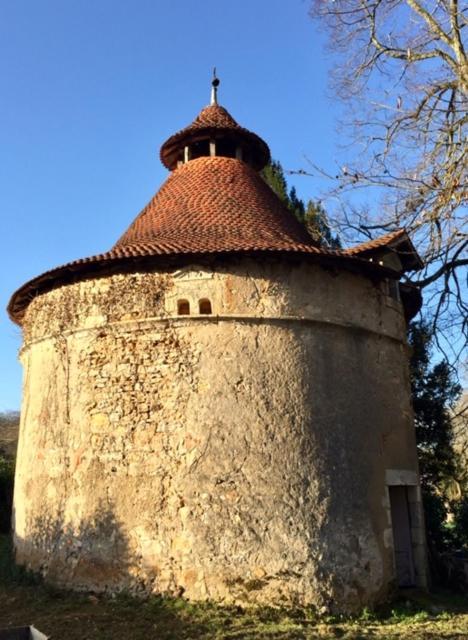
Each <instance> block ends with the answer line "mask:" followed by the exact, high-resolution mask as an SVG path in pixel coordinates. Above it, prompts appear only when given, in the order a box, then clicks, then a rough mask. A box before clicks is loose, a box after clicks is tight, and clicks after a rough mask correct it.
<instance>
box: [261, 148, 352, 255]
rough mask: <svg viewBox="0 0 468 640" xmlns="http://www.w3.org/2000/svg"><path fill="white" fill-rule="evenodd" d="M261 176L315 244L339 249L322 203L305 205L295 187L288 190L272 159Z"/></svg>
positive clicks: (281, 171)
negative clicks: (305, 229)
mask: <svg viewBox="0 0 468 640" xmlns="http://www.w3.org/2000/svg"><path fill="white" fill-rule="evenodd" d="M262 177H263V179H264V180H265V182H266V183H267V184H268V185H269V186H270V187H271V188H272V189H273V191H274V192H275V193H276V195H277V196H278V197H279V198H280V200H282V201H283V202H284V204H285V205H286V206H287V208H288V209H289V210H290V211H291V213H292V214H294V215H295V216H296V218H297V219H298V220H299V222H301V223H302V224H304V225H305V226H306V228H307V230H308V232H309V233H310V235H311V236H312V238H313V239H314V240H315V242H316V243H317V244H319V245H321V246H324V247H328V248H330V249H341V242H340V240H339V238H338V236H334V235H333V234H332V232H331V229H330V225H329V222H328V217H327V213H326V211H325V209H324V208H323V207H322V205H321V204H320V203H319V202H314V201H313V200H309V202H308V203H307V205H305V204H304V201H303V200H301V199H300V198H298V196H297V192H296V188H295V187H291V189H290V190H289V191H288V183H287V181H286V178H285V175H284V170H283V167H282V166H281V163H279V162H278V161H277V160H272V161H271V163H270V164H269V165H267V166H266V167H265V168H264V169H263V171H262Z"/></svg>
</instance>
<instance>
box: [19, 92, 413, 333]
mask: <svg viewBox="0 0 468 640" xmlns="http://www.w3.org/2000/svg"><path fill="white" fill-rule="evenodd" d="M207 134H209V136H214V137H216V135H215V134H219V135H220V137H221V138H224V139H227V138H229V136H231V140H234V141H235V142H240V143H241V144H243V145H245V146H244V148H245V149H247V151H248V153H249V163H247V162H243V161H241V160H238V159H234V158H228V157H223V156H214V157H210V156H203V157H200V158H196V159H193V160H190V161H188V162H186V163H185V164H181V165H180V166H179V167H178V168H175V169H174V171H173V172H172V173H171V175H170V176H169V178H168V179H167V180H166V182H165V183H164V184H163V186H162V187H161V189H160V190H159V191H158V193H157V194H156V195H155V196H154V198H153V199H152V200H151V201H150V203H149V204H148V205H147V206H146V207H145V208H144V209H143V211H142V212H141V213H140V214H139V215H138V216H137V218H136V219H135V221H134V222H133V223H132V224H131V225H130V227H129V228H128V230H127V231H126V232H125V233H124V235H123V236H122V237H121V238H120V239H119V240H118V241H117V243H116V244H115V245H114V247H113V248H112V249H111V250H110V251H108V252H106V253H102V254H99V255H96V256H91V257H89V258H83V259H80V260H76V261H74V262H70V263H68V264H66V265H63V266H60V267H56V268H55V269H52V270H51V271H48V272H46V273H43V274H42V275H40V276H38V277H36V278H34V279H32V280H30V281H29V282H27V283H26V284H24V285H23V286H22V287H21V288H20V289H18V291H16V293H14V295H13V296H12V298H11V301H10V304H9V306H8V311H9V314H10V316H11V318H12V319H13V320H14V321H15V322H21V319H22V317H23V315H24V312H25V309H26V308H27V306H28V304H29V302H30V301H31V300H32V299H33V298H34V297H35V296H36V295H39V294H41V293H43V292H45V291H48V290H50V289H53V288H54V287H57V286H60V285H62V284H66V283H68V282H73V281H75V280H77V279H82V278H86V277H96V276H99V275H103V274H105V273H109V272H114V271H116V270H117V271H126V270H132V269H137V268H141V269H145V268H148V266H149V267H150V268H151V266H153V265H155V264H156V263H157V262H158V261H166V262H167V261H168V260H169V261H171V262H174V261H177V260H191V259H193V258H200V257H201V256H204V255H211V256H213V255H229V254H234V255H235V254H243V255H246V254H248V255H256V256H266V255H268V254H269V255H272V254H273V255H277V256H279V255H286V254H287V255H290V256H292V255H297V256H301V257H303V258H305V257H307V258H309V259H314V260H319V261H320V262H321V263H323V264H327V265H331V266H335V265H336V266H341V267H344V268H347V269H351V270H357V271H360V272H365V273H368V274H376V275H377V277H385V276H387V277H395V272H394V271H392V270H390V269H388V268H386V267H383V266H381V265H380V264H379V263H378V262H373V261H370V260H369V257H368V256H369V252H372V251H374V250H376V249H379V248H382V247H384V246H391V247H392V248H393V247H394V246H395V244H394V243H397V244H398V251H399V253H401V251H400V248H401V247H400V245H401V243H402V242H403V243H404V244H403V251H404V253H405V255H406V254H408V256H409V255H410V254H411V250H413V251H414V247H413V246H412V245H411V242H410V240H409V238H408V237H407V236H406V235H405V232H404V231H403V230H400V231H398V232H395V233H393V234H388V235H387V236H383V237H382V238H378V239H377V240H374V241H371V242H368V243H364V244H362V245H359V246H358V247H354V248H352V249H347V250H345V251H331V250H327V249H324V248H322V247H318V246H317V245H316V243H315V241H314V240H313V239H312V237H311V236H310V235H309V234H308V232H307V231H306V229H305V227H304V226H303V225H302V224H300V223H299V222H298V221H297V220H296V218H295V217H294V216H293V215H292V214H291V212H290V211H289V210H288V209H287V208H286V206H285V205H284V204H283V202H282V201H281V200H280V199H279V198H278V196H277V195H276V194H275V193H274V192H273V191H272V190H271V189H270V187H269V186H268V185H267V184H266V183H265V182H264V180H263V179H262V178H261V177H260V175H259V174H258V172H257V171H256V170H255V169H258V168H260V167H262V166H263V164H264V163H265V162H267V161H268V160H269V157H270V155H269V150H268V147H267V145H266V144H265V143H264V142H263V140H261V139H260V138H259V137H258V136H256V135H255V134H254V133H251V132H250V131H247V129H243V128H242V127H240V126H239V125H238V124H237V122H235V120H234V119H233V118H232V117H231V116H230V114H229V113H228V112H227V111H226V109H224V108H223V107H220V106H219V105H216V104H214V105H211V106H209V107H206V108H205V109H203V110H202V111H201V113H200V115H199V116H198V117H197V118H196V119H195V121H194V122H193V123H192V124H191V125H190V126H189V127H187V128H186V129H183V130H182V131H180V132H179V133H177V134H175V135H174V136H172V137H171V138H169V140H168V141H167V142H166V143H165V144H164V145H163V147H162V149H161V158H162V160H163V162H164V163H165V164H166V166H168V167H171V168H172V167H173V161H174V158H176V155H174V154H175V153H176V152H177V153H179V152H180V148H181V145H184V144H185V143H186V142H188V141H196V139H197V136H198V135H200V136H201V137H200V138H199V139H203V136H204V138H205V139H206V137H207ZM176 164H177V162H176ZM174 166H175V165H174ZM416 256H417V254H416ZM405 259H407V260H411V259H412V260H413V261H414V256H413V258H411V257H408V258H405Z"/></svg>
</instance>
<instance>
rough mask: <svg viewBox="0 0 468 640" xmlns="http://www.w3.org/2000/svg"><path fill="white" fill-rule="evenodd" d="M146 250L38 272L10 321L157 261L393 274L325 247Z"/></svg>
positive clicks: (16, 298)
mask: <svg viewBox="0 0 468 640" xmlns="http://www.w3.org/2000/svg"><path fill="white" fill-rule="evenodd" d="M147 249H150V247H149V246H146V247H143V246H140V247H129V248H128V251H122V253H121V254H118V252H117V251H116V250H112V251H108V252H107V253H103V254H98V255H95V256H90V257H86V258H80V259H78V260H74V261H73V262H69V263H66V264H64V265H61V266H59V267H55V268H54V269H50V270H49V271H46V272H44V273H42V274H41V275H39V276H37V277H35V278H33V279H31V280H29V281H28V282H26V283H25V284H24V285H22V286H21V287H20V288H19V289H17V290H16V291H15V293H14V294H13V295H12V297H11V299H10V302H9V304H8V307H7V311H8V315H9V316H10V318H11V320H13V322H15V323H17V324H21V320H22V318H23V316H24V313H25V311H26V308H27V307H28V305H29V303H30V302H31V300H32V299H33V298H35V297H36V296H37V295H40V294H42V293H46V292H47V291H50V290H52V289H55V288H57V287H59V286H63V285H66V284H70V283H71V282H76V281H79V280H82V279H86V278H87V277H90V278H93V277H102V276H105V275H108V274H109V273H119V272H128V271H129V270H130V271H135V270H138V269H139V268H141V269H142V270H143V271H144V270H146V269H149V268H153V267H154V266H155V265H158V264H161V263H163V264H171V263H173V262H174V261H176V262H177V263H179V262H180V261H181V260H183V261H184V262H186V261H187V260H193V259H197V260H200V259H203V258H223V256H225V257H231V256H232V257H242V256H244V257H253V258H257V259H258V258H272V257H278V258H279V257H285V256H289V259H290V258H291V257H292V256H296V257H297V258H300V259H305V260H312V261H314V262H318V263H320V264H323V265H327V266H328V267H331V268H333V267H341V268H344V269H347V270H350V271H353V272H360V273H365V274H367V275H368V276H370V277H376V278H378V279H381V278H384V277H395V272H394V271H393V270H392V269H388V268H386V267H384V266H382V265H379V264H377V263H375V262H370V261H369V260H365V259H361V258H359V257H356V256H348V255H346V254H345V253H344V252H342V251H332V250H327V249H318V248H317V247H311V246H308V247H303V248H302V247H301V248H297V247H296V248H294V247H291V248H289V249H288V248H283V249H274V250H272V249H263V250H261V249H254V248H252V249H244V250H237V251H232V250H225V251H212V252H210V251H205V252H199V253H193V252H189V251H187V252H181V251H179V252H177V253H173V252H170V251H167V252H164V251H160V252H159V253H146V252H145V250H147Z"/></svg>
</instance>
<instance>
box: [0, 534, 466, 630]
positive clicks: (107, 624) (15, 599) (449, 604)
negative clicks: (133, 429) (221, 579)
mask: <svg viewBox="0 0 468 640" xmlns="http://www.w3.org/2000/svg"><path fill="white" fill-rule="evenodd" d="M460 614H468V600H467V599H466V598H463V597H459V596H454V595H453V594H449V593H446V592H439V593H436V594H431V595H428V594H425V593H424V592H409V591H408V592H405V593H404V594H402V595H401V596H399V597H398V598H397V599H396V600H395V601H393V602H392V603H389V604H388V605H386V606H385V607H383V608H381V609H380V610H378V611H377V612H373V611H370V610H365V611H364V612H363V613H362V614H361V615H360V616H358V617H354V618H349V617H348V618H347V617H344V616H343V617H339V616H336V617H333V618H325V619H323V618H322V619H317V618H316V617H315V615H314V613H313V611H312V610H307V609H286V608H285V609H281V608H273V607H257V608H252V609H246V610H244V609H243V608H241V607H235V606H230V607H228V606H218V605H215V604H213V603H190V602H187V601H186V600H184V599H183V598H165V597H156V596H152V597H149V598H147V599H145V600H143V599H138V598H135V597H133V596H131V595H128V594H125V593H124V594H120V595H117V596H114V597H111V596H96V595H95V594H90V593H76V592H70V591H65V590H59V589H55V588H52V587H50V586H48V585H47V584H44V583H43V582H42V580H40V579H38V578H37V576H35V575H34V574H31V573H28V572H25V571H24V570H22V569H20V568H17V567H15V565H14V562H13V555H12V546H11V541H10V539H9V537H8V536H0V628H1V627H9V626H20V625H23V624H32V623H33V624H34V625H35V626H36V627H37V628H39V629H41V630H42V631H43V632H44V633H46V634H47V635H50V636H51V637H52V638H53V639H59V638H67V640H78V639H79V640H86V639H89V640H91V639H92V640H111V639H112V640H113V639H114V638H118V637H124V638H130V639H131V640H148V639H150V638H158V640H179V639H181V640H185V639H187V640H188V639H193V640H198V639H199V640H217V639H218V640H221V639H223V638H224V639H226V640H228V639H229V640H254V639H257V638H266V639H270V640H286V639H288V640H300V639H303V640H312V639H315V638H321V639H322V640H324V639H326V638H343V639H344V640H363V639H364V638H367V639H369V638H375V639H377V638H380V639H383V638H385V639H386V640H392V639H395V640H396V639H398V640H403V639H405V640H406V639H408V640H409V639H410V638H411V640H441V639H442V638H443V639H444V640H463V639H465V640H466V638H467V637H468V626H467V628H466V629H463V630H460V628H459V627H460V624H461V623H460V620H461V616H460ZM432 622H433V623H434V626H432V624H431V623H432ZM465 623H466V624H467V625H468V617H467V619H466V620H465ZM441 624H442V627H441V626H440V625H441ZM396 628H397V630H396Z"/></svg>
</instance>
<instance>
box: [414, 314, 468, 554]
mask: <svg viewBox="0 0 468 640" xmlns="http://www.w3.org/2000/svg"><path fill="white" fill-rule="evenodd" d="M408 340H409V343H410V345H411V347H412V355H411V360H410V373H411V390H412V399H413V408H414V415H415V430H416V442H417V447H418V455H419V468H420V474H421V488H422V494H423V501H424V510H425V517H426V530H427V538H428V543H429V548H430V550H431V552H432V555H433V556H434V558H433V561H434V563H433V564H434V566H435V565H436V564H437V561H436V560H435V555H437V554H440V553H441V552H443V551H445V550H447V549H450V548H453V547H454V546H455V545H457V544H460V543H464V544H466V542H467V541H468V533H466V534H464V535H463V528H464V527H465V529H464V530H465V531H467V532H468V529H466V524H468V508H467V510H466V511H465V509H464V508H462V507H461V506H460V507H457V506H456V504H455V505H454V503H453V498H452V495H451V494H450V490H449V488H450V486H453V485H457V481H456V478H457V456H456V453H455V451H454V448H453V425H452V413H451V410H452V409H453V407H454V406H455V404H456V402H457V400H458V398H459V396H460V393H461V387H460V385H459V384H458V383H457V382H456V380H455V379H454V374H453V372H452V369H451V368H450V366H449V364H448V363H447V361H445V360H442V361H441V362H438V363H436V364H432V363H431V351H432V349H431V347H432V340H433V334H432V332H431V330H430V328H429V326H428V325H427V324H426V323H424V322H413V323H411V325H410V327H409V330H408ZM457 486H458V485H457ZM464 502H465V501H463V503H464ZM450 514H451V515H453V516H455V522H454V524H453V525H452V526H449V524H448V521H449V515H450ZM465 518H466V521H465ZM463 540H464V542H463Z"/></svg>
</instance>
